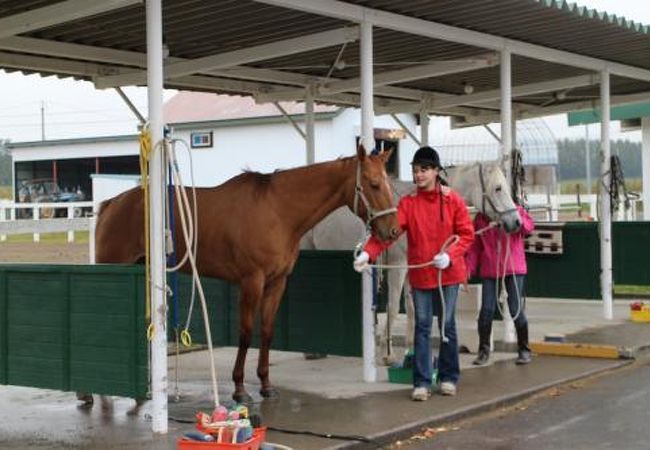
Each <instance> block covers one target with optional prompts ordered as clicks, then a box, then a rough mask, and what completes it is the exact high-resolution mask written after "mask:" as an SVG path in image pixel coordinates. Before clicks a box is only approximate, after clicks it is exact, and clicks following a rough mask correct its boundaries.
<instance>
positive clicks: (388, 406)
mask: <svg viewBox="0 0 650 450" xmlns="http://www.w3.org/2000/svg"><path fill="white" fill-rule="evenodd" d="M627 304H628V301H625V302H618V303H617V305H616V308H615V318H616V319H615V320H614V321H605V320H603V319H602V318H600V316H601V314H602V307H601V306H600V304H598V303H596V302H580V301H576V302H570V301H568V302H567V301H559V300H544V299H539V300H531V301H529V303H528V316H529V321H530V323H531V336H532V340H541V339H543V337H544V335H546V334H566V335H567V340H570V341H573V342H584V343H607V344H610V345H616V346H625V347H626V348H629V349H631V351H632V352H634V351H642V350H645V349H646V348H647V347H648V345H650V324H636V323H630V322H628V321H627V314H628V312H627V311H628V310H627V308H628V307H627ZM474 320H475V312H471V311H468V312H467V313H462V314H461V316H460V319H459V328H460V329H461V342H462V343H464V344H466V345H467V346H468V347H469V348H470V349H471V350H475V341H476V339H475V337H474V334H475V331H473V330H475V328H472V327H474V326H475V323H474ZM500 327H501V325H498V326H497V327H496V328H497V329H496V330H495V339H496V340H497V341H498V340H499V336H500V333H501V330H500ZM497 344H498V342H497ZM497 348H499V345H497ZM400 351H402V350H400ZM235 352H236V350H235V349H234V348H220V349H217V350H216V352H215V361H216V363H217V372H218V378H219V383H220V395H221V398H222V400H226V399H229V398H230V394H231V393H232V382H231V381H230V371H231V368H232V364H233V362H234V357H235ZM400 354H401V353H400ZM515 356H516V355H515V354H514V353H507V352H497V353H495V354H494V357H493V358H492V363H491V364H490V365H488V366H486V367H480V368H477V367H474V366H472V365H471V360H472V359H473V358H474V355H471V354H466V355H461V366H462V376H461V381H460V383H459V386H458V388H459V391H458V395H457V396H456V397H442V396H438V395H434V396H433V397H432V398H431V399H430V400H429V401H427V402H412V401H410V400H409V394H410V386H408V385H402V384H394V383H388V382H387V372H386V370H385V368H380V369H379V371H378V375H379V381H378V382H377V383H364V382H363V381H362V373H363V372H362V361H361V359H360V358H349V357H336V356H329V357H327V358H324V359H320V360H305V359H304V357H303V355H302V354H297V353H289V352H276V351H273V352H272V353H271V379H272V381H273V382H274V383H275V385H276V386H277V387H278V388H279V391H280V397H279V398H278V399H276V400H263V401H262V399H261V397H260V396H259V394H258V393H257V390H258V389H259V384H258V380H257V378H256V376H255V365H256V358H257V351H255V350H252V351H250V352H249V357H248V362H247V366H246V382H247V388H248V390H249V393H250V394H251V395H253V397H254V399H255V401H256V403H255V405H254V406H253V408H254V410H256V411H259V412H260V413H261V415H262V418H263V421H264V423H265V425H268V426H270V427H272V428H273V430H270V431H269V432H268V435H267V440H268V441H269V442H277V443H280V444H283V445H286V446H289V447H291V448H294V449H301V450H312V449H314V450H316V449H335V448H352V447H354V448H378V446H381V445H383V444H386V443H390V442H394V441H395V440H397V439H402V438H404V437H408V436H410V435H412V434H414V433H416V432H417V431H419V430H420V429H421V428H422V427H425V426H433V425H436V424H440V423H443V422H447V421H449V420H455V419H459V418H462V417H467V416H470V415H473V414H477V413H479V412H484V411H488V410H491V409H494V408H499V407H501V406H505V405H507V404H510V403H512V402H514V401H518V400H521V399H523V398H526V397H527V396H530V395H532V394H533V393H536V392H539V391H540V390H543V389H546V388H548V387H551V386H553V385H556V384H560V383H564V382H568V381H572V380H575V379H579V378H582V377H585V376H589V375H592V374H595V373H599V372H602V371H607V370H612V369H615V368H617V367H621V366H622V365H625V364H628V363H629V361H626V360H606V359H589V358H569V357H551V356H538V357H536V358H535V359H534V360H533V362H532V363H531V364H530V365H528V366H515V365H514V362H513V360H514V357H515ZM176 363H177V361H176V359H175V358H174V357H173V356H170V360H169V364H170V371H169V377H170V378H169V393H170V403H169V416H170V422H169V434H168V435H166V436H153V435H152V433H151V431H150V426H151V423H150V420H149V411H150V407H151V405H150V403H147V404H145V405H144V406H143V408H142V410H141V411H140V413H139V414H138V415H136V416H129V415H127V412H128V410H129V409H130V408H131V407H132V405H133V402H132V400H129V399H122V398H114V399H113V402H112V407H111V408H108V409H103V408H102V407H101V404H100V402H99V401H98V400H97V401H96V405H95V407H94V408H93V409H92V410H83V409H79V408H78V407H77V404H78V402H77V401H76V398H75V395H74V393H69V392H68V393H66V392H58V391H49V390H40V389H32V388H22V387H13V386H4V387H2V388H1V390H0V448H8V449H9V448H10V449H22V448H25V449H28V448H29V449H34V448H36V449H39V448H42V449H45V448H47V449H64V448H66V449H67V448H87V449H106V448H120V449H131V448H133V449H136V448H138V449H167V448H169V449H173V448H175V447H176V444H175V441H176V438H177V437H179V436H181V435H182V434H183V433H184V432H186V431H189V430H191V429H193V425H192V423H185V422H191V421H192V420H193V417H194V414H195V413H196V412H197V411H199V410H203V411H206V412H210V411H211V409H212V407H213V401H212V396H211V393H210V378H209V377H210V371H209V368H208V360H207V354H206V352H203V351H201V352H193V353H187V354H183V355H181V356H180V357H179V359H178V367H179V380H178V383H177V382H176V379H175V373H176V371H175V366H176ZM177 396H178V399H177ZM277 429H282V430H285V431H289V432H292V433H287V432H282V431H276V430H277ZM295 432H305V433H307V434H293V433H295ZM310 433H311V434H314V435H310ZM325 435H334V436H335V437H338V438H327V437H324V436H325ZM344 437H345V439H343V438H344ZM355 437H361V438H363V439H365V440H368V441H370V442H366V443H364V442H361V441H359V440H355V439H354V438H355Z"/></svg>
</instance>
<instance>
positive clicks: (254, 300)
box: [232, 273, 264, 403]
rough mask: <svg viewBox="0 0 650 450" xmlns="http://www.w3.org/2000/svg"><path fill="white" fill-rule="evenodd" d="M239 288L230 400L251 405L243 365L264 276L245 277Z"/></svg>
mask: <svg viewBox="0 0 650 450" xmlns="http://www.w3.org/2000/svg"><path fill="white" fill-rule="evenodd" d="M239 287H240V294H239V295H240V298H239V349H238V350H237V360H236V361H235V367H234V368H233V370H232V381H233V382H234V383H235V392H234V393H233V394H232V398H233V400H235V401H236V402H238V403H251V402H252V401H253V398H252V397H251V396H250V395H249V394H248V392H246V388H245V387H244V365H245V364H246V353H247V352H248V347H250V344H251V336H252V333H253V320H254V318H255V311H256V309H257V308H256V306H257V305H258V304H259V301H260V298H261V297H262V292H263V289H264V276H263V275H262V274H261V273H258V274H254V275H251V276H249V277H246V278H244V279H243V280H241V282H240V285H239Z"/></svg>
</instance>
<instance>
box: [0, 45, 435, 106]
mask: <svg viewBox="0 0 650 450" xmlns="http://www.w3.org/2000/svg"><path fill="white" fill-rule="evenodd" d="M0 49H1V50H9V51H15V52H21V53H33V54H36V55H47V56H57V57H61V58H70V59H84V60H90V61H95V62H104V63H111V64H118V65H121V64H123V65H127V66H134V67H142V68H145V67H146V55H145V54H144V53H139V52H132V51H127V50H114V49H108V48H102V47H93V46H90V45H82V44H73V43H69V42H54V41H48V40H45V39H36V38H31V37H22V36H13V37H8V38H4V39H0ZM168 61H169V62H172V63H175V62H184V61H187V59H184V58H176V57H170V58H169V59H168ZM125 70H129V69H128V68H121V69H120V68H118V67H112V68H110V69H105V70H104V72H103V75H104V76H106V75H116V74H121V73H123V72H124V71H125ZM202 74H203V75H214V76H220V77H228V78H236V79H241V80H251V81H260V82H271V83H278V84H284V85H292V86H299V87H301V88H304V87H306V86H311V85H314V84H315V83H318V82H322V83H325V82H331V81H333V80H334V81H337V80H338V79H336V78H325V77H315V76H311V75H303V74H298V73H291V72H284V71H281V70H273V69H257V68H253V67H245V66H235V67H229V68H225V69H211V70H207V71H205V72H202ZM271 89H273V88H271ZM277 89H279V88H277ZM283 89H284V90H287V91H289V90H288V89H287V88H283ZM261 91H262V92H268V95H275V96H276V99H275V100H279V101H285V100H302V99H303V97H304V89H299V90H296V89H292V90H290V92H291V95H288V94H282V93H281V92H282V90H280V91H275V90H269V88H268V87H267V88H265V89H263V90H261ZM377 94H379V95H385V96H388V97H394V98H400V99H409V100H418V101H419V100H420V99H421V98H422V97H423V95H424V93H423V92H421V91H418V90H416V89H407V88H399V87H392V86H385V87H382V88H378V89H377ZM262 95H266V94H262ZM341 98H344V96H338V97H333V96H330V97H328V99H329V100H328V101H336V102H337V103H338V102H339V99H341ZM275 100H272V99H269V100H267V101H275ZM344 103H347V102H344Z"/></svg>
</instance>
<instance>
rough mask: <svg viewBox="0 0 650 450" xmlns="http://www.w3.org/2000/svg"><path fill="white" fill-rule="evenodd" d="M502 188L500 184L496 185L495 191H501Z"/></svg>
mask: <svg viewBox="0 0 650 450" xmlns="http://www.w3.org/2000/svg"><path fill="white" fill-rule="evenodd" d="M502 190H503V188H502V187H501V186H497V188H496V189H495V191H497V192H501V191H502Z"/></svg>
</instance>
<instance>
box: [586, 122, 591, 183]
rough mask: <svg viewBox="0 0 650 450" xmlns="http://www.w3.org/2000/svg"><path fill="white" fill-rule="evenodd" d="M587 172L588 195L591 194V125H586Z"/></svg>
mask: <svg viewBox="0 0 650 450" xmlns="http://www.w3.org/2000/svg"><path fill="white" fill-rule="evenodd" d="M585 170H586V172H587V189H586V191H587V195H589V194H591V152H590V151H589V125H588V124H585Z"/></svg>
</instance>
